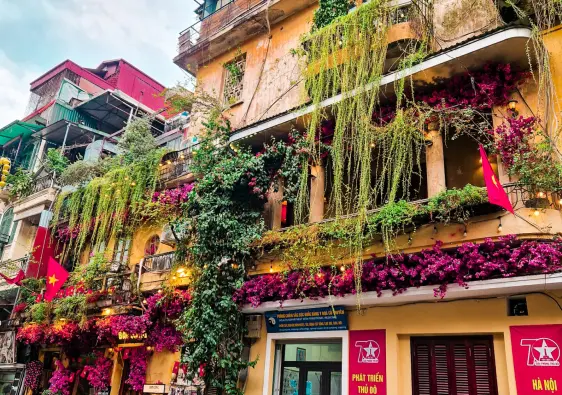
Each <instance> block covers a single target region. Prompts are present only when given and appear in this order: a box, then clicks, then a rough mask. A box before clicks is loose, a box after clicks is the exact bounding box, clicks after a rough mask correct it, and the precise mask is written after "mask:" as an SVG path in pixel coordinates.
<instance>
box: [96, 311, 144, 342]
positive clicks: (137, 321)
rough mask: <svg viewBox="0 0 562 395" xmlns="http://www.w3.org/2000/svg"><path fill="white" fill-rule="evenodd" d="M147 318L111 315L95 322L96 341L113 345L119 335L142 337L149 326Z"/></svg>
mask: <svg viewBox="0 0 562 395" xmlns="http://www.w3.org/2000/svg"><path fill="white" fill-rule="evenodd" d="M149 324H150V322H149V320H148V317H146V316H145V315H142V316H131V315H112V316H110V317H106V318H102V319H100V320H98V321H97V322H96V327H97V335H98V341H100V342H103V343H110V344H115V343H116V342H117V339H118V338H119V333H126V334H127V335H129V336H143V335H144V334H145V333H146V331H147V329H148V326H149Z"/></svg>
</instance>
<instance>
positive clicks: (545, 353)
mask: <svg viewBox="0 0 562 395" xmlns="http://www.w3.org/2000/svg"><path fill="white" fill-rule="evenodd" d="M533 348H534V349H535V350H537V351H538V352H539V353H540V354H541V355H540V356H539V360H542V359H544V358H547V357H548V358H549V359H554V357H553V356H552V352H553V351H554V350H556V347H548V345H547V344H546V341H545V340H543V341H542V347H533Z"/></svg>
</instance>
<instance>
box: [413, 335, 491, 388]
mask: <svg viewBox="0 0 562 395" xmlns="http://www.w3.org/2000/svg"><path fill="white" fill-rule="evenodd" d="M412 385H413V394H414V395H497V383H496V372H495V364H494V354H493V341H492V338H491V337H486V336H475V337H460V336H459V337H419V338H412Z"/></svg>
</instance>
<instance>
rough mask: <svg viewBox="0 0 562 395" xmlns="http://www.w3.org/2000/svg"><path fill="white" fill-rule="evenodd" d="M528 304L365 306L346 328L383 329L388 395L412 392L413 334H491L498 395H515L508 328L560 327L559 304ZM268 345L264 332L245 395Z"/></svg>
mask: <svg viewBox="0 0 562 395" xmlns="http://www.w3.org/2000/svg"><path fill="white" fill-rule="evenodd" d="M556 296H558V297H560V296H562V293H558V295H556ZM445 301H446V299H445ZM436 302H437V300H436ZM335 303H337V300H336V301H335ZM527 305H528V309H529V316H527V317H508V316H507V305H506V299H504V298H494V299H490V300H466V301H455V302H451V303H445V302H441V303H425V304H417V305H408V306H401V307H385V308H376V307H375V308H367V309H366V310H364V312H363V314H359V313H358V312H357V311H356V310H353V311H349V312H348V318H349V329H350V330H361V329H386V338H387V340H386V341H387V357H386V358H387V359H386V362H387V393H388V394H396V395H410V394H411V393H412V386H411V365H410V364H411V355H410V337H411V336H430V335H435V336H440V335H493V336H494V353H495V359H496V374H497V378H498V391H499V394H500V395H509V394H515V393H516V389H515V377H514V372H513V357H512V354H511V343H510V341H511V340H510V333H509V327H510V326H513V325H540V324H557V323H558V324H559V323H562V316H561V315H560V310H559V309H558V306H557V305H556V304H555V303H554V302H553V301H552V300H549V299H548V298H547V297H546V296H543V295H529V296H527ZM263 328H265V322H263ZM266 342H267V334H266V333H265V331H262V337H261V339H259V340H258V341H257V342H256V343H255V344H254V346H253V347H252V350H251V357H252V358H256V357H259V362H258V365H257V366H256V368H255V369H252V370H250V374H249V377H248V384H247V387H246V392H245V394H246V395H258V394H262V389H263V378H264V369H265V368H266V367H265V366H264V360H265V350H266ZM344 352H346V350H344ZM271 361H272V366H270V367H269V369H270V372H272V369H273V359H272V360H271ZM270 377H272V376H271V375H270Z"/></svg>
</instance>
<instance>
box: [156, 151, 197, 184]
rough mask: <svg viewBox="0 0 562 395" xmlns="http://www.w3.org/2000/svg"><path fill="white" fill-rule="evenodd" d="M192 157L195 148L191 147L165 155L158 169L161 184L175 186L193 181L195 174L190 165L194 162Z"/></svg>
mask: <svg viewBox="0 0 562 395" xmlns="http://www.w3.org/2000/svg"><path fill="white" fill-rule="evenodd" d="M192 158H193V149H192V148H191V147H190V148H185V149H182V150H180V151H174V152H170V153H167V154H166V155H164V157H163V158H162V162H161V163H160V168H159V169H158V174H159V178H158V181H159V183H160V186H161V187H174V186H177V185H179V184H182V183H185V182H188V181H191V180H192V179H193V174H191V173H190V170H189V167H190V165H191V163H192Z"/></svg>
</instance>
